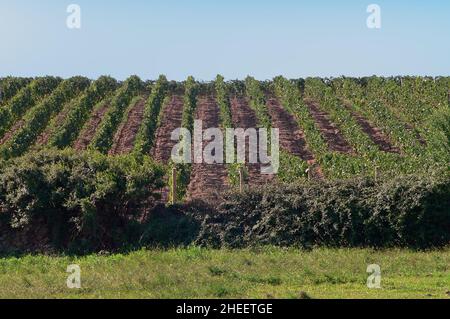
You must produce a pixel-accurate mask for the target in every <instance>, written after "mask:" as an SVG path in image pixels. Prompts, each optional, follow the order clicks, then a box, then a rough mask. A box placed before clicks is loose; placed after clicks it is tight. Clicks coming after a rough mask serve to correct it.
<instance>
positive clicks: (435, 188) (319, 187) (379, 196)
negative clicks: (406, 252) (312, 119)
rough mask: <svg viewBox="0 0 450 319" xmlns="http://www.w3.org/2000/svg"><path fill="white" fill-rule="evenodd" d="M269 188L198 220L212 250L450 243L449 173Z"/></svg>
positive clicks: (233, 199) (233, 197) (235, 198)
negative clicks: (268, 245) (200, 221)
mask: <svg viewBox="0 0 450 319" xmlns="http://www.w3.org/2000/svg"><path fill="white" fill-rule="evenodd" d="M441 173H442V172H440V173H437V174H436V175H437V176H409V175H407V176H401V177H397V178H394V179H391V178H386V179H379V180H378V181H374V180H373V179H370V178H355V179H349V180H339V181H328V182H315V183H308V184H299V185H295V184H290V185H287V184H285V185H274V186H270V187H267V188H265V189H253V190H248V191H246V192H244V193H241V194H237V193H232V194H230V195H229V196H228V197H226V198H225V200H224V202H223V203H222V204H221V205H220V206H219V208H218V210H217V214H209V215H208V216H207V217H206V218H205V220H204V221H203V223H202V226H203V227H202V229H201V232H200V234H199V237H198V240H197V243H198V244H204V245H212V246H214V247H224V246H226V247H234V248H237V247H247V246H258V245H265V244H271V245H277V246H300V247H306V248H308V247H313V246H334V247H342V246H352V247H354V246H374V247H389V246H411V247H430V246H442V245H448V244H449V243H450V210H449V209H448V207H450V176H449V175H448V174H446V175H445V178H443V177H442V176H439V174H441Z"/></svg>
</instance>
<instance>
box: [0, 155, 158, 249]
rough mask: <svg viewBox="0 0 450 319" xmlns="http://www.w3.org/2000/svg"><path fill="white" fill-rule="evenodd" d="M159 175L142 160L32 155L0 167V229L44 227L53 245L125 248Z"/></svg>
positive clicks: (101, 156) (148, 162) (121, 157)
mask: <svg viewBox="0 0 450 319" xmlns="http://www.w3.org/2000/svg"><path fill="white" fill-rule="evenodd" d="M162 176H163V171H162V169H161V168H160V167H159V166H157V165H156V164H153V163H152V162H151V161H150V159H149V158H148V157H145V156H140V157H133V156H118V157H107V156H105V155H102V154H99V153H98V152H85V153H81V154H80V153H76V152H75V151H69V150H64V151H42V152H38V153H31V152H30V153H29V154H27V155H26V156H24V157H21V158H17V159H14V160H11V161H10V162H7V163H5V162H4V163H2V164H1V165H0V208H1V214H0V228H1V230H2V233H3V234H4V233H5V232H8V229H9V232H10V233H11V234H13V233H14V232H16V233H17V232H20V230H21V229H24V228H27V226H29V225H31V227H38V226H39V224H44V225H46V228H47V230H48V236H49V239H50V242H51V244H52V245H53V246H54V247H64V248H68V247H70V246H73V247H75V248H76V250H84V249H96V250H98V249H103V248H105V247H107V248H115V247H119V246H122V245H126V241H127V239H128V238H131V237H132V234H131V233H129V234H128V235H127V234H126V230H127V229H130V228H131V227H133V223H134V221H135V220H136V218H137V217H139V216H140V214H142V213H143V212H144V211H145V209H146V208H148V207H149V205H151V204H152V202H153V201H154V198H155V196H157V195H155V193H154V190H155V189H159V188H161V187H162V185H163V184H162ZM3 244H4V243H3ZM0 246H1V245H0ZM3 249H5V248H3Z"/></svg>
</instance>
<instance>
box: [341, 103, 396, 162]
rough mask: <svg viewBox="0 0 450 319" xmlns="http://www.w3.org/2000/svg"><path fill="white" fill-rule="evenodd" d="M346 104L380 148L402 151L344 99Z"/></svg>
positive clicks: (393, 151) (364, 130)
mask: <svg viewBox="0 0 450 319" xmlns="http://www.w3.org/2000/svg"><path fill="white" fill-rule="evenodd" d="M343 104H344V106H345V108H346V109H347V110H349V111H350V113H351V114H352V116H353V117H354V118H355V119H356V122H358V124H359V126H360V127H361V129H362V130H363V132H364V133H366V134H367V135H368V136H369V137H370V139H371V140H372V141H373V142H374V143H375V144H376V145H377V146H378V148H379V149H380V150H382V151H383V152H388V153H397V154H399V153H400V149H399V148H398V147H396V146H394V145H393V144H392V143H391V142H390V141H389V138H388V137H387V136H386V135H385V134H384V133H383V132H382V131H381V130H380V129H379V128H378V127H375V126H373V125H372V124H371V123H370V122H369V121H368V120H367V119H366V118H364V117H363V116H362V115H361V114H359V113H358V112H356V111H354V110H352V108H351V107H350V105H349V104H348V102H345V101H344V103H343Z"/></svg>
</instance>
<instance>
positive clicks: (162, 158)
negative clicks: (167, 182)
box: [150, 95, 183, 164]
mask: <svg viewBox="0 0 450 319" xmlns="http://www.w3.org/2000/svg"><path fill="white" fill-rule="evenodd" d="M182 117H183V97H182V96H181V95H173V96H172V98H171V100H170V102H169V103H168V104H167V105H166V106H165V107H164V110H163V114H162V118H161V125H160V126H159V127H158V128H157V130H156V134H155V144H154V146H153V148H152V150H151V152H150V154H151V156H152V157H153V158H154V159H155V160H156V161H157V162H160V163H164V164H166V163H167V162H169V160H170V156H171V152H172V148H173V146H174V145H175V144H176V143H177V142H176V141H172V140H171V139H170V136H171V133H172V131H173V130H175V129H176V128H179V127H181V120H182Z"/></svg>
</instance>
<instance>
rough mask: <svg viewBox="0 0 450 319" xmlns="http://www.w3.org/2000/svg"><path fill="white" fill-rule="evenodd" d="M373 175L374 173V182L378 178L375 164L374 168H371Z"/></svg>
mask: <svg viewBox="0 0 450 319" xmlns="http://www.w3.org/2000/svg"><path fill="white" fill-rule="evenodd" d="M373 175H374V178H375V182H376V181H377V180H378V169H377V167H376V166H375V168H374V170H373Z"/></svg>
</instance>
